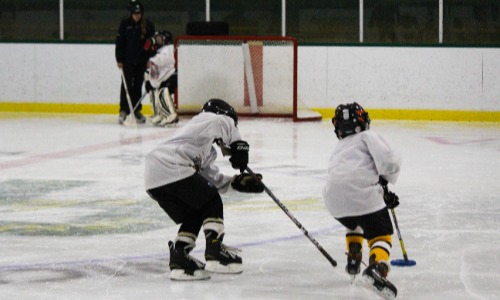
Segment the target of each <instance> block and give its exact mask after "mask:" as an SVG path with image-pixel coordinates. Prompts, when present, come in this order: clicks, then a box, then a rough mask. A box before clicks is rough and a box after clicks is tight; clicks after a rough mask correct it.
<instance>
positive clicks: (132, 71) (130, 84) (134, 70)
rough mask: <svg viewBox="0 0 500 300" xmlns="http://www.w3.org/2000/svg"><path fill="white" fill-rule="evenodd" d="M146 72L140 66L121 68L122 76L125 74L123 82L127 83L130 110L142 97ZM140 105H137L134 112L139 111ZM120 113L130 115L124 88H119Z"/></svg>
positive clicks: (127, 65) (143, 67)
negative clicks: (130, 103)
mask: <svg viewBox="0 0 500 300" xmlns="http://www.w3.org/2000/svg"><path fill="white" fill-rule="evenodd" d="M145 71H146V66H145V65H144V66H142V65H130V64H125V65H124V66H123V74H125V81H126V82H127V88H128V92H129V95H130V100H131V102H132V108H134V107H135V105H136V104H137V102H138V101H139V99H140V98H141V95H142V84H143V83H144V72H145ZM141 109H142V105H141V104H139V106H138V107H137V109H136V111H138V112H139V111H141ZM120 111H125V112H126V113H127V114H129V113H130V108H129V106H128V101H127V93H126V91H125V87H124V86H123V81H122V86H121V91H120Z"/></svg>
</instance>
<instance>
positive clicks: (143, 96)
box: [134, 92, 149, 112]
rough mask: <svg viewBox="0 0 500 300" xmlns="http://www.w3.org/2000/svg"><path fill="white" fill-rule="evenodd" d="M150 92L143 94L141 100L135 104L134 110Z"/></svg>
mask: <svg viewBox="0 0 500 300" xmlns="http://www.w3.org/2000/svg"><path fill="white" fill-rule="evenodd" d="M148 94H149V93H148V92H146V93H144V95H142V96H141V99H139V101H137V103H136V104H135V106H134V112H135V110H136V109H137V107H139V104H141V102H142V100H144V98H145V97H146V96H147V95H148Z"/></svg>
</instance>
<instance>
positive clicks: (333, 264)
mask: <svg viewBox="0 0 500 300" xmlns="http://www.w3.org/2000/svg"><path fill="white" fill-rule="evenodd" d="M246 170H247V172H248V173H249V174H250V175H252V176H253V177H254V178H255V179H256V180H257V176H256V175H255V173H254V172H253V171H252V169H250V168H249V167H248V166H247V168H246ZM260 183H261V184H262V186H263V187H264V191H266V193H267V194H268V195H269V197H271V199H273V201H274V202H275V203H276V204H277V205H278V206H279V207H280V208H281V210H283V212H284V213H285V214H286V215H287V216H288V217H289V218H290V219H291V220H292V221H293V223H295V225H297V227H298V228H299V229H300V230H301V231H302V233H304V235H305V236H306V237H307V238H308V239H309V240H310V241H311V242H312V243H313V244H314V246H316V248H318V250H319V252H321V254H323V256H324V257H325V258H326V259H327V260H328V261H329V262H330V264H331V265H332V266H334V267H336V266H337V261H336V260H335V259H333V258H332V257H331V256H330V254H328V252H326V250H325V249H323V247H321V245H320V244H319V243H318V241H316V240H315V239H314V238H313V237H312V236H310V235H309V232H307V230H306V229H305V228H304V226H302V224H300V222H299V221H298V220H297V219H295V217H294V216H293V215H292V213H291V212H290V211H289V210H288V208H286V206H285V205H284V204H283V203H281V201H280V200H279V199H278V198H276V196H274V194H273V192H271V190H270V189H268V188H267V186H266V185H265V184H264V183H263V182H262V181H260Z"/></svg>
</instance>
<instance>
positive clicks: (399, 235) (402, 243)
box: [391, 208, 408, 262]
mask: <svg viewBox="0 0 500 300" xmlns="http://www.w3.org/2000/svg"><path fill="white" fill-rule="evenodd" d="M391 213H392V219H393V220H394V226H395V227H396V232H397V233H398V239H399V244H400V245H401V250H402V251H403V257H404V259H405V262H408V254H407V253H406V249H405V243H404V242H403V238H402V237H401V232H400V231H399V225H398V219H396V212H395V211H394V208H391Z"/></svg>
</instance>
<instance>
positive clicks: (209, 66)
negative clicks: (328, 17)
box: [175, 36, 321, 121]
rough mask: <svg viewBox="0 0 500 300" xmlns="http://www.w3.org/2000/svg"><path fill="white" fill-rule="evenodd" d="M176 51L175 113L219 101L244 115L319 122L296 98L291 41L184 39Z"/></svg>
mask: <svg viewBox="0 0 500 300" xmlns="http://www.w3.org/2000/svg"><path fill="white" fill-rule="evenodd" d="M175 48H176V61H177V70H178V88H177V95H176V101H177V106H178V111H179V113H197V112H199V111H200V110H201V107H202V106H203V104H204V103H205V102H206V101H207V100H209V99H212V98H219V99H223V100H224V101H226V102H228V103H229V104H230V105H231V106H233V107H234V109H235V110H236V112H237V113H238V115H242V116H262V117H291V118H293V119H294V120H297V121H300V120H309V119H314V120H318V119H321V116H319V117H318V114H315V113H313V112H312V111H311V110H310V109H309V108H307V107H305V106H304V105H301V102H300V101H299V100H298V99H297V43H296V40H295V39H294V38H291V37H249V36H244V37H238V36H222V37H221V36H211V37H207V36H205V37H200V36H184V37H179V38H177V40H176V44H175Z"/></svg>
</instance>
